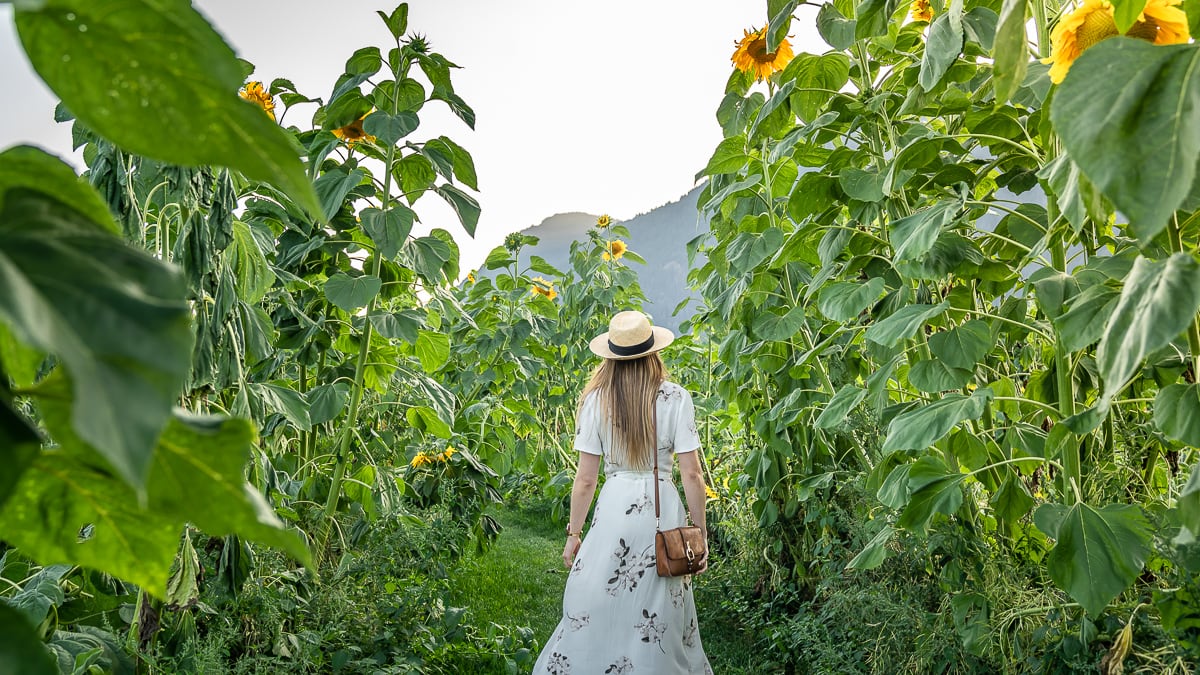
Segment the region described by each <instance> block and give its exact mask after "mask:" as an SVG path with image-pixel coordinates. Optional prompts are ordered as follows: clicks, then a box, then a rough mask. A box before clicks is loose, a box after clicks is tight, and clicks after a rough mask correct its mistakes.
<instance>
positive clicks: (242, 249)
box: [221, 220, 275, 305]
mask: <svg viewBox="0 0 1200 675" xmlns="http://www.w3.org/2000/svg"><path fill="white" fill-rule="evenodd" d="M221 255H222V257H224V259H225V264H226V265H229V266H230V267H231V268H232V269H233V276H234V279H235V280H236V281H237V292H238V297H239V298H241V299H242V301H243V302H247V303H250V304H252V305H254V304H258V303H259V302H261V301H262V299H263V298H264V297H266V295H267V292H268V291H270V290H271V287H272V286H274V285H275V273H274V272H272V271H271V264H270V263H269V262H267V257H266V256H265V255H263V252H262V249H260V248H259V247H258V242H257V241H256V240H255V239H254V234H253V233H251V232H250V227H249V226H248V225H246V224H245V223H243V222H242V221H240V220H235V221H233V239H232V240H231V241H230V242H229V246H228V247H227V248H226V249H225V251H224V252H223V253H222V254H221Z"/></svg>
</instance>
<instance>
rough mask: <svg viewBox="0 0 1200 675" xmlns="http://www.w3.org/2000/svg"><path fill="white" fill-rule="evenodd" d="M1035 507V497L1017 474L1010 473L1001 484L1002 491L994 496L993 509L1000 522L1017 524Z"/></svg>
mask: <svg viewBox="0 0 1200 675" xmlns="http://www.w3.org/2000/svg"><path fill="white" fill-rule="evenodd" d="M1033 505H1034V501H1033V495H1031V494H1029V488H1027V487H1025V483H1024V482H1022V481H1021V477H1020V476H1019V475H1018V474H1016V473H1010V474H1009V476H1008V478H1005V479H1004V482H1003V483H1001V484H1000V489H999V490H997V491H996V493H995V494H993V495H992V508H993V509H995V512H996V517H997V518H999V519H1000V520H1003V521H1006V522H1009V523H1015V522H1017V521H1018V520H1020V519H1021V518H1024V517H1025V514H1026V513H1029V509H1032V508H1033Z"/></svg>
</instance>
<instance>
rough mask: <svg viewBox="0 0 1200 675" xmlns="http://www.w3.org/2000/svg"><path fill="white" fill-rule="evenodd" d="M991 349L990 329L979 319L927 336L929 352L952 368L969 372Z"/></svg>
mask: <svg viewBox="0 0 1200 675" xmlns="http://www.w3.org/2000/svg"><path fill="white" fill-rule="evenodd" d="M991 349H992V329H991V327H990V326H988V324H987V322H986V321H983V320H980V319H972V320H971V321H967V322H965V323H963V324H961V325H959V326H958V327H956V328H951V329H950V330H946V331H941V332H939V333H934V334H933V335H930V336H929V351H930V352H932V353H933V355H934V356H936V357H938V358H939V359H941V360H942V361H944V362H945V363H946V365H948V366H951V367H953V368H963V369H966V370H971V369H973V368H975V364H976V363H979V362H980V361H982V360H983V357H984V356H986V355H987V353H988V352H989V351H991Z"/></svg>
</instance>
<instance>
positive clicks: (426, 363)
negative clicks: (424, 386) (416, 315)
mask: <svg viewBox="0 0 1200 675" xmlns="http://www.w3.org/2000/svg"><path fill="white" fill-rule="evenodd" d="M415 348H416V352H417V360H419V361H420V362H421V368H423V369H424V370H425V372H427V373H433V372H436V371H437V370H438V369H439V368H441V367H442V366H443V365H444V364H445V363H446V361H447V360H448V359H449V358H450V336H449V335H446V334H445V333H435V332H433V331H429V330H422V331H419V332H418V334H417V342H416V345H415Z"/></svg>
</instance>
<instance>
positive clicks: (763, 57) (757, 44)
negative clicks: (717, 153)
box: [746, 40, 775, 63]
mask: <svg viewBox="0 0 1200 675" xmlns="http://www.w3.org/2000/svg"><path fill="white" fill-rule="evenodd" d="M746 52H747V53H749V54H750V58H752V59H754V60H755V61H757V62H759V63H770V62H772V61H774V60H775V52H769V51H767V41H766V40H755V41H754V42H751V43H750V46H749V47H747V48H746Z"/></svg>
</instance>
